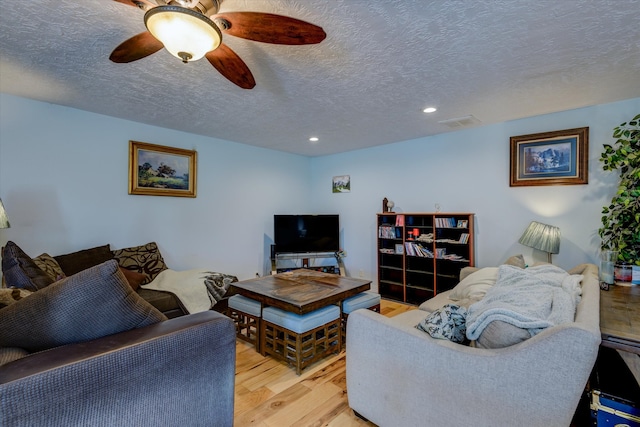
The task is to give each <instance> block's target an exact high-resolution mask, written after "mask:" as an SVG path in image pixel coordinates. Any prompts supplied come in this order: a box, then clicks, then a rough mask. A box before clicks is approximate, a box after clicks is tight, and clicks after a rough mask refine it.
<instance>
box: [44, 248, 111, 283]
mask: <svg viewBox="0 0 640 427" xmlns="http://www.w3.org/2000/svg"><path fill="white" fill-rule="evenodd" d="M112 258H113V254H112V253H111V248H110V247H109V245H104V246H96V247H95V248H91V249H84V250H82V251H77V252H72V253H70V254H65V255H58V256H55V257H54V259H55V260H56V261H57V262H58V264H59V265H60V268H61V269H62V271H63V272H64V274H65V275H67V276H72V275H74V274H76V273H79V272H80V271H82V270H86V269H87V268H90V267H93V266H96V265H98V264H102V263H103V262H105V261H108V260H110V259H112Z"/></svg>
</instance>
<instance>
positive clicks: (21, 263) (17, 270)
mask: <svg viewBox="0 0 640 427" xmlns="http://www.w3.org/2000/svg"><path fill="white" fill-rule="evenodd" d="M2 277H3V278H4V280H5V283H6V286H7V287H14V288H22V289H26V290H28V291H32V292H35V291H37V290H39V289H44V288H46V287H47V286H49V285H50V284H52V283H53V282H54V280H53V279H51V277H49V276H48V275H47V273H45V272H44V271H42V269H41V268H40V267H38V266H37V265H36V263H35V262H33V260H32V259H31V257H30V256H29V255H27V254H26V253H24V251H23V250H22V249H20V247H19V246H18V245H16V244H15V243H14V242H11V241H9V242H7V244H6V245H5V247H4V249H3V250H2Z"/></svg>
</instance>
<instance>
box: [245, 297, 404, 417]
mask: <svg viewBox="0 0 640 427" xmlns="http://www.w3.org/2000/svg"><path fill="white" fill-rule="evenodd" d="M415 309H416V307H415V306H411V305H406V304H401V303H397V302H393V301H387V300H382V302H381V304H380V311H381V313H382V314H383V315H385V316H388V317H392V316H395V315H397V314H400V313H403V312H405V311H409V310H415ZM345 362H346V354H345V352H344V350H343V351H342V352H341V353H340V354H338V355H335V356H331V357H328V358H326V359H324V360H321V361H319V362H317V363H316V364H314V365H312V366H309V367H307V368H306V369H305V370H304V371H302V374H301V375H300V376H297V375H296V373H295V369H294V368H291V367H289V366H287V365H285V364H284V363H282V362H279V361H276V360H274V359H272V358H270V357H263V356H261V355H260V354H259V353H257V352H256V351H255V349H254V347H253V346H252V345H250V344H247V343H245V342H244V341H240V340H236V391H235V410H234V412H235V422H234V426H235V427H244V426H258V427H287V426H330V427H351V426H373V424H372V423H367V422H365V421H363V420H361V419H359V418H358V417H356V416H355V415H354V413H353V411H352V410H351V409H350V408H349V404H348V401H347V383H346V372H345Z"/></svg>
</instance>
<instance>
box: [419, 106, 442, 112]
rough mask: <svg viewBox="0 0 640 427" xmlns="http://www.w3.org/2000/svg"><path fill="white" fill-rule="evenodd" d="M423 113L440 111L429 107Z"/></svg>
mask: <svg viewBox="0 0 640 427" xmlns="http://www.w3.org/2000/svg"><path fill="white" fill-rule="evenodd" d="M422 111H424V112H425V113H435V112H436V111H438V109H437V108H435V107H427V108H425V109H424V110H422Z"/></svg>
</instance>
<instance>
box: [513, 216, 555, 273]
mask: <svg viewBox="0 0 640 427" xmlns="http://www.w3.org/2000/svg"><path fill="white" fill-rule="evenodd" d="M519 242H520V244H522V245H525V246H529V247H531V248H534V249H538V250H540V251H543V252H546V253H547V257H548V258H547V260H548V262H549V263H551V254H557V253H558V252H560V229H559V228H558V227H554V226H553V225H547V224H542V223H540V222H537V221H531V224H529V226H528V227H527V229H526V230H525V231H524V233H523V234H522V237H520V240H519Z"/></svg>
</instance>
